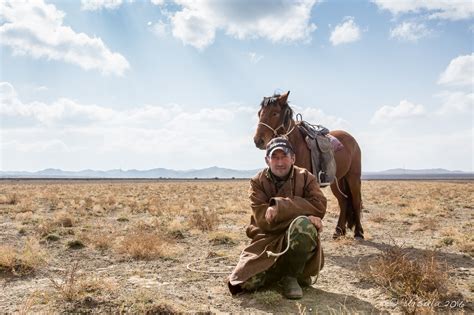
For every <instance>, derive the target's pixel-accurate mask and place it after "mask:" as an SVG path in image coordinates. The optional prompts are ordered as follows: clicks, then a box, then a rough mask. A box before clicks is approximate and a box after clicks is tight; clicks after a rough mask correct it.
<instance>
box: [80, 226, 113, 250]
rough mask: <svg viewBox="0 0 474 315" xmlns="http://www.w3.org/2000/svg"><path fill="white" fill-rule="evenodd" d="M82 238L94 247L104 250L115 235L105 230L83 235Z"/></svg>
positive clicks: (108, 246)
mask: <svg viewBox="0 0 474 315" xmlns="http://www.w3.org/2000/svg"><path fill="white" fill-rule="evenodd" d="M82 238H84V239H85V240H86V241H87V242H88V243H90V244H92V246H93V247H94V248H95V249H98V250H106V249H109V248H110V247H112V243H113V239H114V238H115V235H114V234H111V233H108V232H105V231H98V232H97V233H94V234H87V235H83V236H82Z"/></svg>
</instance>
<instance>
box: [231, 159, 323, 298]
mask: <svg viewBox="0 0 474 315" xmlns="http://www.w3.org/2000/svg"><path fill="white" fill-rule="evenodd" d="M249 195H250V201H251V206H252V211H253V214H252V216H251V221H250V225H249V226H248V227H247V231H246V233H247V236H248V237H249V238H251V239H252V241H251V243H250V245H249V246H248V247H247V248H245V249H244V250H243V251H242V253H241V254H240V260H239V262H238V264H237V266H236V267H235V269H234V271H233V272H232V274H231V275H230V276H229V288H230V290H231V292H232V293H236V292H238V291H239V286H238V285H239V284H241V283H243V282H245V281H246V280H248V279H249V278H251V277H252V276H254V275H256V274H257V273H260V272H262V271H265V270H267V269H268V268H270V267H271V266H272V265H273V264H274V263H275V261H276V257H268V255H267V254H266V251H267V250H269V251H272V252H274V253H280V252H282V251H283V250H284V248H283V242H284V239H285V236H286V233H285V232H286V229H287V228H288V227H289V225H290V223H291V221H292V220H293V219H294V218H296V217H297V216H300V215H313V216H316V217H319V218H321V219H322V218H323V217H324V214H325V213H326V197H324V195H323V193H322V192H321V190H320V189H319V184H318V182H317V181H316V177H315V176H314V175H313V174H311V173H310V172H309V171H307V170H306V169H304V168H300V167H297V166H293V170H292V171H291V174H290V176H289V178H288V179H287V180H286V182H285V183H284V184H283V186H282V187H281V188H280V189H279V190H278V191H277V188H276V185H275V183H274V182H273V179H272V177H271V175H270V173H269V169H268V168H266V169H264V170H263V171H261V172H259V173H258V174H257V175H255V176H254V177H253V178H252V179H251V180H250V191H249ZM270 204H271V205H275V206H276V209H277V210H276V211H277V214H276V217H275V219H274V221H273V222H272V223H271V224H269V223H268V222H267V221H266V220H265V212H266V211H267V208H268V207H269V206H270ZM319 246H321V244H320V242H319V239H318V248H319ZM319 253H321V254H320V255H319ZM320 262H321V268H322V265H323V263H324V257H323V255H322V250H321V251H320V252H318V254H316V255H314V256H313V257H312V258H311V259H310V261H309V262H308V263H307V264H306V266H305V269H304V271H303V275H304V276H309V275H315V274H316V273H317V270H318V266H319V264H320Z"/></svg>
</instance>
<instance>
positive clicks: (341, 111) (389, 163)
mask: <svg viewBox="0 0 474 315" xmlns="http://www.w3.org/2000/svg"><path fill="white" fill-rule="evenodd" d="M473 36H474V4H473V2H472V1H470V0H466V1H464V0H460V1H459V0H432V1H426V0H410V1H408V0H407V1H402V0H368V1H362V0H358V1H342V0H334V1H331V0H325V1H316V0H298V1H288V0H258V1H254V0H240V1H237V0H227V1H217V0H200V1H191V0H174V1H172V0H135V1H131V0H81V1H79V0H77V1H66V0H59V1H48V0H31V1H26V0H25V1H24V0H12V1H10V0H0V62H1V64H0V106H1V107H0V123H1V134H0V142H1V155H0V170H2V171H38V170H42V169H45V168H60V169H63V170H69V171H77V170H83V169H94V170H110V169H124V170H128V169H139V170H146V169H152V168H159V167H162V168H170V169H177V170H188V169H200V168H205V167H211V166H219V167H225V168H233V169H242V170H244V169H257V168H261V167H264V166H265V164H264V151H261V150H258V149H257V148H256V147H255V145H254V144H253V135H254V133H255V129H256V125H257V122H258V118H257V111H258V109H259V104H260V102H261V100H262V98H263V97H264V96H270V95H272V94H273V93H274V92H285V91H290V96H289V102H290V103H289V104H290V106H292V107H293V109H294V110H295V112H296V113H301V114H302V115H303V119H304V120H306V121H308V122H311V123H314V124H321V125H324V126H326V127H328V128H329V129H343V130H346V131H348V132H350V133H351V134H352V135H353V136H354V137H355V138H356V140H357V141H358V143H359V145H360V147H361V150H362V168H363V171H366V172H367V171H380V170H386V169H392V168H407V169H429V168H445V169H449V170H462V171H469V172H473V170H474V159H473V148H474V140H473V139H474V127H473V121H474V40H473V38H474V37H473Z"/></svg>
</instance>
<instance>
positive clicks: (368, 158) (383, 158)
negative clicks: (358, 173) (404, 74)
mask: <svg viewBox="0 0 474 315" xmlns="http://www.w3.org/2000/svg"><path fill="white" fill-rule="evenodd" d="M439 118H441V117H439ZM437 125H438V126H441V130H440V129H439V128H438V129H436V130H434V131H429V132H425V130H423V129H421V128H418V126H416V125H413V126H412V128H410V129H409V130H408V131H405V132H404V131H403V130H400V129H397V128H389V127H385V128H378V127H377V129H375V130H371V131H368V132H364V133H361V134H360V135H359V137H358V138H357V140H358V141H359V144H360V146H361V148H362V158H363V162H362V165H363V167H364V171H369V170H371V171H375V170H378V171H380V170H386V169H387V168H397V167H403V168H407V169H429V168H445V169H449V170H464V171H470V172H472V171H473V170H474V169H473V167H474V165H473V164H472V161H473V142H472V135H473V134H474V129H473V128H472V127H469V128H443V127H445V126H446V125H445V124H443V121H442V120H441V119H440V120H439V121H438V122H437ZM409 127H410V126H408V128H409ZM388 161H389V163H390V164H389V165H391V166H387V162H388ZM369 165H370V166H369ZM367 166H369V167H370V168H369V169H367V168H366V167H367Z"/></svg>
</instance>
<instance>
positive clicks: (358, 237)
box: [354, 235, 364, 241]
mask: <svg viewBox="0 0 474 315" xmlns="http://www.w3.org/2000/svg"><path fill="white" fill-rule="evenodd" d="M354 239H355V240H356V241H363V240H364V236H363V235H357V236H354Z"/></svg>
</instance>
